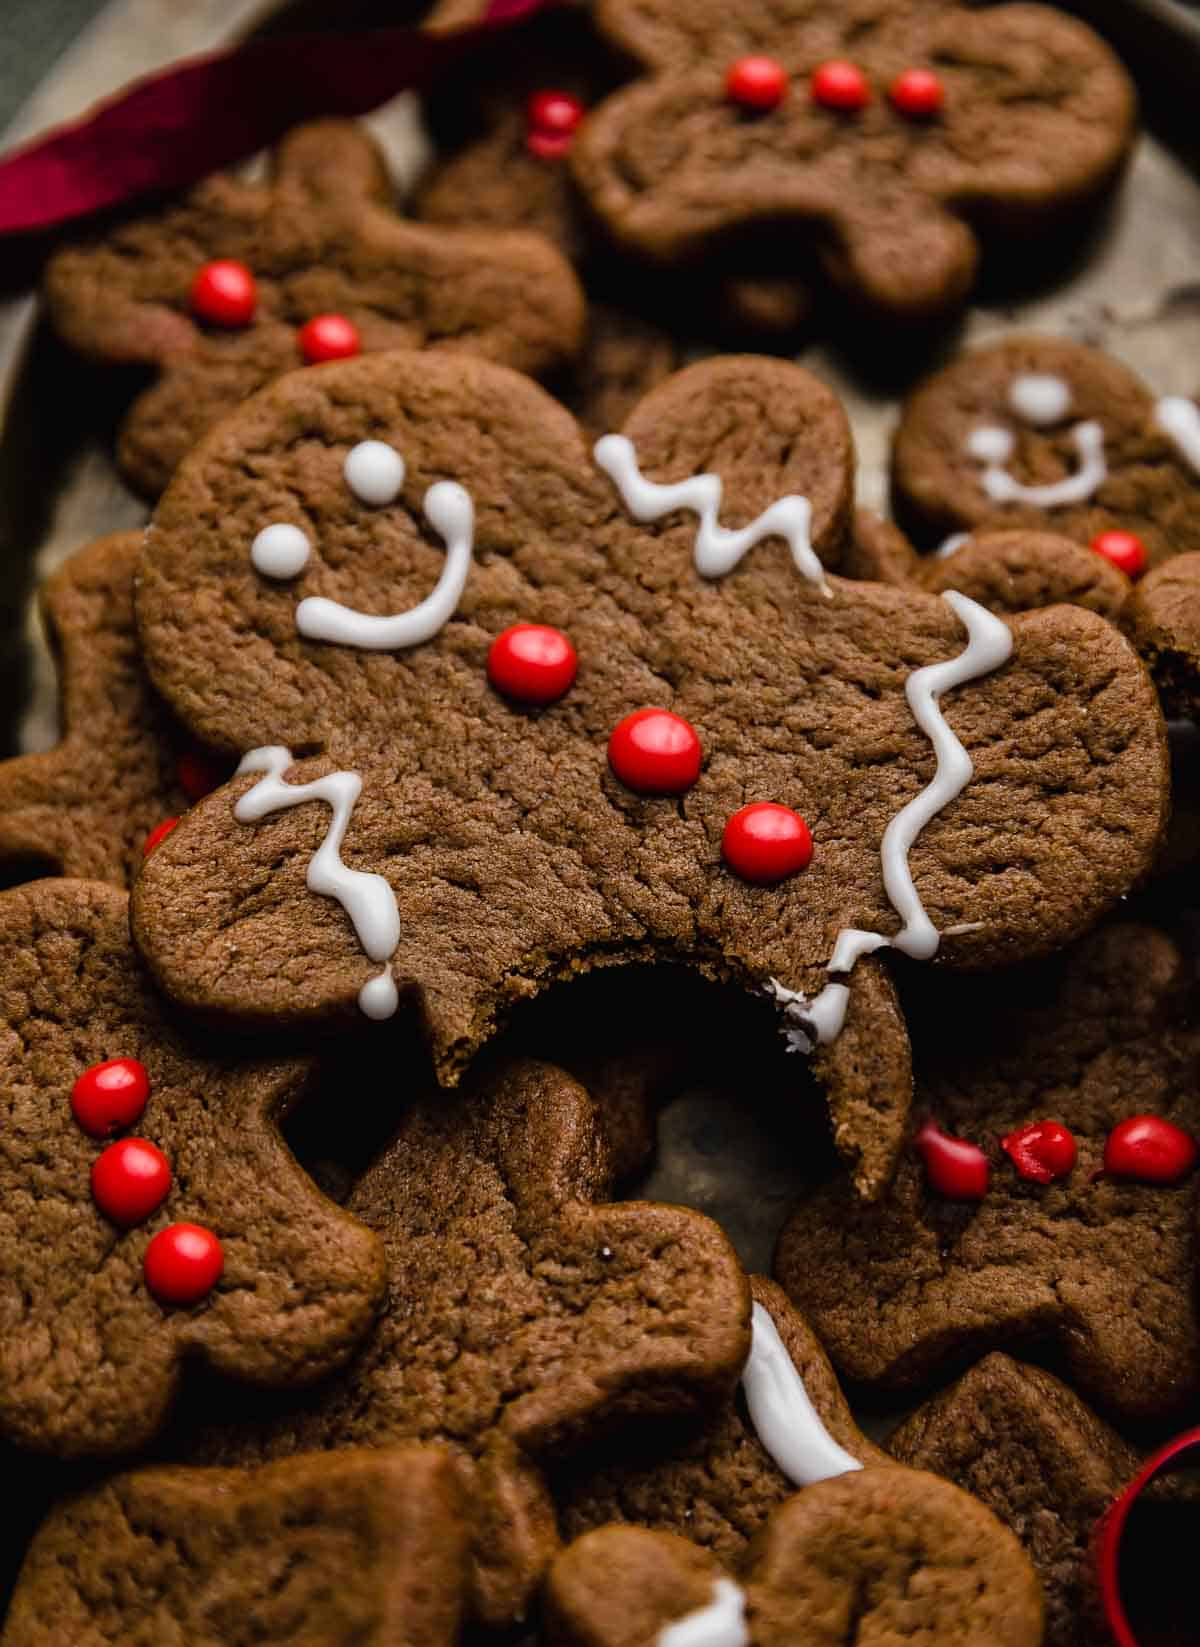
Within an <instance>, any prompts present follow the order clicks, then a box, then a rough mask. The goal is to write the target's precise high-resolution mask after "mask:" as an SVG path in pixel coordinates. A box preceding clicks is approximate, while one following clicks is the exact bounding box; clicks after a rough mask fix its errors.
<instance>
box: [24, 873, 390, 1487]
mask: <svg viewBox="0 0 1200 1647" xmlns="http://www.w3.org/2000/svg"><path fill="white" fill-rule="evenodd" d="M0 925H2V929H3V935H4V942H3V945H2V950H3V962H2V964H0V1001H2V1003H3V1015H2V1017H0V1034H2V1035H3V1038H4V1043H5V1044H4V1070H5V1079H4V1085H3V1091H2V1096H0V1102H2V1103H3V1106H4V1114H5V1124H4V1138H5V1146H4V1151H3V1155H2V1157H0V1171H2V1172H3V1175H4V1189H3V1196H2V1197H0V1200H2V1203H3V1212H2V1214H0V1218H2V1219H3V1223H4V1226H5V1228H4V1251H5V1254H6V1260H5V1273H4V1279H3V1286H2V1293H0V1297H2V1304H0V1311H2V1316H3V1332H2V1333H0V1424H2V1426H3V1429H4V1431H5V1433H6V1434H7V1435H8V1436H10V1437H11V1438H12V1439H14V1440H16V1441H18V1442H20V1443H21V1444H23V1445H25V1446H27V1447H31V1448H35V1449H38V1450H40V1451H44V1452H48V1453H54V1454H57V1455H59V1456H61V1457H78V1456H83V1455H88V1454H93V1455H94V1454H112V1453H118V1452H121V1451H128V1450H130V1449H132V1448H134V1447H136V1446H138V1445H141V1444H143V1443H145V1442H146V1441H147V1440H149V1439H150V1437H151V1436H152V1435H153V1434H154V1432H155V1430H156V1429H157V1428H158V1426H159V1425H160V1423H161V1421H162V1419H163V1417H164V1415H165V1412H166V1409H167V1407H168V1404H169V1402H170V1400H171V1397H172V1393H173V1391H174V1388H175V1385H176V1383H177V1380H178V1376H179V1371H180V1367H181V1364H182V1362H183V1360H184V1359H185V1357H199V1358H202V1359H204V1360H206V1361H207V1362H209V1363H210V1364H211V1365H212V1366H213V1367H215V1368H217V1369H218V1370H220V1371H221V1372H223V1373H226V1374H228V1375H230V1376H231V1377H234V1378H240V1379H247V1380H250V1381H252V1382H255V1383H260V1384H264V1385H273V1386H280V1385H286V1384H291V1383H296V1382H304V1381H305V1380H308V1379H311V1378H316V1377H319V1376H320V1375H321V1374H322V1373H324V1372H328V1371H330V1370H331V1369H332V1368H334V1367H336V1366H337V1365H339V1364H340V1363H341V1362H342V1361H344V1360H345V1358H346V1356H347V1355H348V1354H349V1352H350V1351H351V1349H352V1348H353V1347H354V1345H355V1343H356V1342H357V1340H358V1339H360V1338H361V1337H362V1336H363V1334H364V1333H365V1332H366V1331H367V1328H368V1327H369V1326H370V1323H371V1320H372V1317H373V1315H374V1311H375V1308H376V1306H377V1304H378V1302H379V1298H380V1294H381V1290H382V1287H383V1268H382V1263H383V1261H382V1253H381V1251H380V1248H379V1244H378V1241H377V1239H376V1237H375V1236H373V1235H372V1234H371V1233H370V1232H369V1231H368V1230H366V1229H364V1228H363V1227H362V1225H361V1224H358V1223H356V1222H355V1220H354V1219H352V1218H350V1217H348V1216H347V1215H346V1214H345V1213H343V1212H342V1211H341V1210H340V1209H339V1208H337V1207H335V1206H333V1205H332V1204H331V1203H329V1202H327V1201H326V1200H325V1199H324V1198H323V1197H322V1196H321V1195H319V1194H318V1193H317V1191H316V1189H315V1187H314V1186H313V1185H312V1183H311V1182H310V1180H309V1179H308V1178H307V1177H306V1176H305V1174H304V1173H303V1172H302V1171H301V1170H300V1168H299V1167H298V1166H297V1165H296V1163H295V1161H294V1160H293V1159H292V1157H291V1156H290V1155H289V1153H288V1151H287V1149H286V1148H285V1147H284V1145H283V1142H282V1140H281V1139H280V1137H279V1133H278V1130H277V1127H276V1124H275V1123H276V1118H277V1116H278V1115H279V1114H280V1113H281V1111H282V1110H283V1108H284V1107H285V1106H286V1105H287V1104H288V1103H290V1102H291V1101H292V1100H293V1099H294V1098H295V1097H296V1096H297V1095H298V1093H299V1091H300V1089H301V1087H302V1085H303V1080H304V1075H305V1070H304V1068H303V1066H301V1065H298V1064H296V1063H282V1062H274V1063H270V1062H265V1061H258V1062H250V1061H246V1060H244V1059H243V1060H242V1061H240V1062H239V1061H237V1060H236V1058H235V1057H233V1056H232V1055H230V1054H229V1053H228V1052H222V1051H221V1050H220V1049H217V1050H214V1049H213V1047H212V1044H211V1040H210V1042H209V1044H208V1045H207V1046H206V1048H205V1049H204V1050H203V1051H202V1050H200V1048H199V1047H198V1046H197V1045H196V1044H195V1043H194V1042H192V1041H189V1040H188V1039H187V1038H186V1037H185V1036H184V1035H183V1034H182V1033H181V1032H180V1031H179V1030H178V1029H177V1028H176V1027H175V1026H174V1025H173V1024H172V1023H171V1021H170V1020H169V1019H168V1017H167V1016H166V1015H165V1012H164V1009H163V1007H162V1005H161V1003H160V1002H159V1000H158V998H157V996H156V995H155V993H154V991H153V989H152V988H151V986H150V983H149V981H148V979H147V978H146V977H145V975H144V973H143V972H142V970H141V968H140V966H139V964H138V962H137V958H136V956H135V955H134V954H133V953H132V950H131V946H130V942H129V933H128V905H127V899H126V897H125V894H124V893H122V892H119V891H118V890H117V889H116V888H113V887H107V886H103V885H101V884H100V883H97V882H85V881H39V882H36V883H34V884H32V885H30V886H28V887H21V888H17V889H15V890H13V891H11V892H7V893H5V894H4V895H3V898H2V899H0ZM133 1133H136V1134H137V1136H131V1134H133ZM118 1135H119V1136H118Z"/></svg>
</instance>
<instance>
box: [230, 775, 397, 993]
mask: <svg viewBox="0 0 1200 1647" xmlns="http://www.w3.org/2000/svg"><path fill="white" fill-rule="evenodd" d="M292 764H293V762H292V755H291V751H290V750H288V749H284V748H283V747H282V745H280V744H271V745H268V746H267V747H265V748H262V749H252V750H251V751H250V753H249V754H248V755H246V756H244V757H243V759H242V761H241V764H240V765H239V767H238V773H243V772H262V773H265V774H266V775H265V776H264V777H263V778H261V779H260V780H259V782H258V783H256V784H255V785H254V788H253V789H248V790H247V791H246V793H245V794H244V795H243V796H242V797H241V799H240V800H239V801H238V803H237V805H236V806H235V807H234V809H233V815H234V817H235V818H236V819H237V820H238V822H239V823H258V822H259V821H260V820H261V819H263V818H265V817H267V816H268V815H269V814H270V813H272V812H283V811H286V810H288V809H289V808H291V807H293V806H302V805H303V804H304V803H305V802H306V801H324V802H325V804H326V805H327V806H329V807H331V808H332V810H333V821H332V822H331V823H330V825H329V829H328V831H327V832H326V835H325V839H324V840H323V841H322V842H321V844H320V846H319V847H318V848H317V850H316V852H315V853H314V854H313V856H312V860H311V862H310V863H309V866H308V872H307V874H306V876H305V880H306V883H307V886H308V889H309V891H310V892H317V893H320V895H321V896H322V897H325V898H336V899H337V901H338V903H340V904H341V906H342V908H343V909H344V910H345V911H346V914H347V915H348V916H349V917H350V921H351V924H352V925H353V927H354V931H355V934H356V936H357V938H358V941H359V943H360V944H361V945H362V947H363V949H364V950H365V951H366V953H367V955H368V956H369V957H370V959H371V960H372V961H382V962H384V963H386V962H388V961H390V960H391V958H392V955H393V954H394V953H395V950H396V946H397V944H398V943H399V942H400V914H399V911H398V910H397V908H396V899H395V895H394V894H393V892H392V889H391V887H390V886H389V885H388V883H387V881H386V880H385V879H384V877H383V876H382V875H372V874H368V873H367V872H366V871H364V870H361V869H349V868H347V866H346V865H345V864H344V863H343V862H342V842H343V841H344V840H345V838H346V830H347V827H348V826H349V823H350V814H351V813H352V812H353V810H354V803H355V802H356V801H357V800H358V797H359V796H360V795H361V793H362V779H361V778H360V777H359V775H358V773H357V772H329V773H327V774H326V775H325V776H324V777H323V778H314V779H313V780H312V782H311V783H303V784H290V783H287V782H286V781H285V780H284V776H283V774H284V773H285V772H286V771H287V769H288V767H290V766H291V765H292ZM358 1004H359V1006H360V1007H361V1009H362V1011H363V1012H364V1013H365V1014H366V1016H367V1017H368V1018H376V1019H380V1018H390V1017H391V1016H392V1014H393V1013H394V1012H395V1010H396V1008H397V1006H398V1005H399V995H398V993H397V990H396V982H395V979H394V978H393V977H392V974H391V968H390V967H388V966H387V965H386V964H385V966H384V969H383V971H382V972H381V973H379V974H377V976H376V977H374V978H370V979H368V981H367V982H366V983H365V984H364V985H363V987H362V989H361V990H360V991H359V994H358Z"/></svg>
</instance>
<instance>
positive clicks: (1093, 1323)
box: [776, 925, 1200, 1419]
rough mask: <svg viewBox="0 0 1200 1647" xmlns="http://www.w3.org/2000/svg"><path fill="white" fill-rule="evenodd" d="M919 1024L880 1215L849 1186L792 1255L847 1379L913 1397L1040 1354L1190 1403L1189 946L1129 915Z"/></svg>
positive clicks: (805, 1209)
mask: <svg viewBox="0 0 1200 1647" xmlns="http://www.w3.org/2000/svg"><path fill="white" fill-rule="evenodd" d="M914 1018H915V1028H914V1048H915V1071H916V1096H915V1100H914V1113H915V1114H916V1115H917V1117H918V1118H919V1119H921V1120H922V1122H923V1123H924V1124H923V1125H922V1126H921V1128H920V1130H919V1131H918V1133H917V1135H916V1138H915V1139H914V1142H913V1146H912V1148H911V1149H910V1150H909V1151H907V1152H906V1155H905V1157H904V1159H903V1160H902V1162H901V1166H900V1170H899V1172H898V1174H897V1176H896V1180H895V1183H894V1184H893V1186H892V1189H891V1191H890V1193H889V1196H888V1198H887V1200H886V1201H885V1202H881V1203H880V1204H879V1205H878V1206H876V1207H872V1208H864V1207H861V1206H859V1205H857V1204H856V1198H855V1197H854V1196H853V1194H852V1193H851V1192H850V1191H849V1187H848V1186H846V1185H844V1184H840V1183H833V1184H830V1185H828V1186H826V1187H825V1188H823V1189H822V1190H820V1191H818V1192H817V1193H816V1194H815V1195H814V1196H812V1197H811V1198H809V1199H808V1200H806V1201H805V1202H804V1203H802V1205H801V1206H800V1207H799V1208H798V1210H797V1211H796V1213H795V1214H794V1215H793V1217H792V1219H791V1221H790V1222H789V1224H788V1225H787V1226H786V1228H785V1230H784V1232H783V1235H782V1237H781V1239H780V1244H779V1249H778V1253H777V1259H776V1267H777V1274H778V1276H779V1279H780V1281H781V1282H782V1284H783V1286H784V1288H785V1290H786V1291H787V1292H788V1294H789V1296H790V1297H791V1298H792V1299H793V1300H794V1301H795V1302H796V1303H797V1304H798V1305H799V1307H800V1308H801V1309H802V1310H804V1311H805V1313H806V1314H807V1315H808V1316H809V1318H810V1319H811V1320H812V1322H813V1324H814V1326H815V1327H816V1330H817V1331H818V1332H819V1333H820V1334H821V1337H822V1340H823V1342H824V1344H825V1346H826V1348H827V1349H828V1350H829V1353H830V1355H831V1356H832V1358H833V1360H834V1362H835V1364H836V1365H837V1367H838V1368H839V1370H840V1371H841V1372H842V1373H843V1374H844V1375H846V1376H850V1377H854V1378H858V1379H862V1380H864V1381H867V1382H869V1383H872V1384H874V1385H876V1386H885V1387H888V1388H892V1389H898V1388H907V1387H910V1386H912V1385H914V1384H918V1383H920V1382H921V1381H923V1380H926V1379H928V1378H930V1377H932V1376H934V1375H936V1374H937V1373H938V1372H939V1370H943V1369H945V1368H946V1367H948V1366H949V1367H953V1366H954V1364H955V1363H956V1362H961V1360H962V1359H964V1358H967V1357H969V1356H971V1355H973V1354H976V1353H978V1352H980V1351H982V1350H988V1349H992V1348H999V1347H1001V1346H1011V1345H1013V1344H1014V1343H1018V1342H1023V1343H1025V1344H1028V1345H1035V1344H1036V1345H1040V1346H1042V1347H1043V1348H1051V1349H1053V1351H1054V1352H1055V1354H1056V1356H1057V1357H1058V1358H1059V1359H1060V1360H1061V1361H1062V1362H1063V1364H1064V1365H1065V1366H1066V1368H1067V1369H1068V1371H1069V1375H1070V1378H1071V1381H1072V1383H1073V1384H1075V1385H1076V1386H1077V1387H1078V1388H1079V1389H1080V1390H1081V1391H1082V1392H1083V1393H1084V1394H1085V1395H1087V1396H1088V1397H1089V1398H1090V1399H1093V1400H1095V1401H1096V1402H1097V1403H1098V1404H1100V1405H1101V1406H1102V1407H1104V1408H1105V1409H1107V1410H1108V1411H1110V1412H1114V1413H1117V1414H1120V1415H1123V1416H1125V1417H1127V1418H1129V1419H1148V1418H1157V1417H1163V1416H1168V1415H1170V1414H1171V1413H1172V1412H1177V1411H1178V1410H1180V1409H1181V1408H1184V1407H1186V1404H1187V1403H1188V1402H1189V1401H1191V1400H1194V1398H1195V1395H1196V1392H1197V1390H1200V1320H1198V1318H1197V1310H1196V1301H1195V1275H1194V1261H1193V1245H1194V1235H1193V1220H1194V1199H1195V1195H1194V1190H1195V1184H1194V1181H1193V1169H1194V1166H1195V1164H1196V1160H1197V1146H1196V1143H1195V1141H1194V1139H1195V1137H1196V1136H1197V1135H1200V1103H1198V1101H1197V1096H1196V1090H1197V1089H1196V1069H1197V1060H1198V1059H1200V1036H1198V1035H1197V1031H1196V1027H1195V986H1194V984H1193V982H1192V978H1191V962H1190V961H1189V959H1188V958H1187V956H1186V955H1185V954H1184V952H1183V951H1182V950H1181V949H1180V948H1179V946H1178V945H1177V944H1176V943H1175V942H1174V940H1172V939H1171V938H1170V937H1169V936H1167V935H1166V934H1165V933H1163V932H1160V931H1158V930H1156V929H1154V928H1151V927H1141V926H1123V925H1114V926H1110V927H1107V928H1102V929H1101V930H1100V931H1099V932H1097V933H1096V934H1094V935H1092V936H1091V937H1089V938H1087V939H1085V940H1084V941H1083V942H1082V943H1081V944H1080V945H1078V947H1077V948H1076V949H1075V950H1073V951H1072V952H1071V954H1070V955H1069V956H1068V957H1067V958H1066V960H1065V962H1060V963H1058V964H1056V965H1053V966H1050V965H1045V966H1042V967H1040V968H1037V969H1030V970H1029V971H1027V972H1017V973H1014V974H1012V975H1011V976H1009V977H1007V978H1006V979H1004V980H1003V981H1002V982H1000V983H998V984H995V985H991V986H990V987H989V988H988V989H987V990H979V989H970V990H968V989H967V988H965V987H964V988H961V989H959V990H957V991H956V992H955V993H954V994H953V995H951V996H950V997H946V996H943V997H942V999H940V1000H938V1001H936V1002H934V1001H930V1002H929V1003H928V1004H927V1011H926V1016H925V1017H924V1019H923V1020H922V1018H921V1017H920V1014H919V1009H914ZM1098 1275H1103V1277H1104V1283H1103V1286H1102V1287H1099V1288H1098V1287H1097V1286H1096V1277H1097V1276H1098Z"/></svg>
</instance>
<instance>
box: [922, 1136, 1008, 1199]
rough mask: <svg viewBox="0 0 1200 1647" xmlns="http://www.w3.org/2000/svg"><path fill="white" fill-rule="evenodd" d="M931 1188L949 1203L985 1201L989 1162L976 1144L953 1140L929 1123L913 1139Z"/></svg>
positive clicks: (959, 1139) (963, 1139)
mask: <svg viewBox="0 0 1200 1647" xmlns="http://www.w3.org/2000/svg"><path fill="white" fill-rule="evenodd" d="M913 1143H914V1144H915V1145H916V1148H917V1150H918V1151H919V1153H920V1156H921V1159H922V1161H923V1162H924V1163H925V1176H926V1177H927V1178H928V1179H929V1184H930V1188H931V1189H935V1190H936V1191H937V1193H938V1194H939V1195H944V1196H945V1197H946V1198H947V1200H950V1201H982V1200H983V1198H984V1196H985V1195H986V1194H987V1192H988V1180H989V1177H990V1172H989V1168H988V1159H987V1156H986V1155H985V1154H984V1153H983V1151H982V1150H981V1149H980V1148H979V1146H978V1145H977V1144H969V1143H968V1142H967V1140H966V1139H965V1138H952V1137H951V1136H950V1134H949V1133H948V1132H943V1131H942V1129H941V1127H939V1126H938V1125H937V1124H936V1123H935V1122H933V1121H926V1122H925V1124H924V1126H923V1127H921V1129H920V1131H919V1132H918V1133H917V1134H916V1137H915V1138H914V1139H913Z"/></svg>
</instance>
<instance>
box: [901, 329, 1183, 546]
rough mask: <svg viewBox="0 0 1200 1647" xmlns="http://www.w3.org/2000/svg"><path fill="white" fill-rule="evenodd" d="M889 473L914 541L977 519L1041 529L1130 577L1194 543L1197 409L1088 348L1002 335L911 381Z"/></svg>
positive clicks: (964, 528) (967, 527) (933, 538)
mask: <svg viewBox="0 0 1200 1647" xmlns="http://www.w3.org/2000/svg"><path fill="white" fill-rule="evenodd" d="M892 486H893V491H894V495H895V503H896V511H897V514H898V515H899V516H900V518H901V519H902V520H903V521H904V522H905V523H906V524H908V525H910V526H911V528H912V530H913V532H914V533H915V534H916V535H917V536H918V538H919V540H920V541H922V542H931V543H936V542H937V541H938V540H939V538H945V537H946V536H947V534H958V533H961V532H973V531H975V530H977V529H978V528H980V527H984V526H986V527H1004V528H1022V529H1028V530H1033V531H1050V532H1056V533H1059V534H1061V535H1063V536H1065V537H1069V538H1073V539H1074V540H1075V541H1076V542H1077V543H1083V544H1088V545H1093V546H1094V547H1095V548H1096V549H1097V550H1099V551H1100V552H1101V554H1109V555H1110V557H1113V558H1114V562H1115V564H1116V565H1117V566H1118V567H1119V568H1120V569H1121V570H1123V571H1125V572H1126V573H1127V574H1132V575H1134V576H1135V577H1136V576H1138V575H1140V573H1141V572H1142V571H1143V570H1145V569H1146V568H1147V567H1153V566H1157V565H1159V564H1160V563H1161V562H1162V561H1164V560H1167V559H1169V558H1170V557H1171V556H1173V555H1178V554H1183V553H1185V552H1187V551H1189V550H1196V549H1200V532H1198V530H1197V526H1196V518H1197V509H1196V505H1197V502H1198V501H1200V409H1197V407H1196V405H1195V404H1194V403H1193V402H1192V401H1190V400H1186V399H1183V398H1181V397H1179V396H1166V397H1163V398H1159V399H1156V398H1155V397H1154V396H1153V395H1152V394H1151V393H1150V391H1149V390H1148V389H1147V388H1146V386H1145V385H1144V384H1143V383H1142V382H1141V381H1140V380H1139V379H1138V378H1137V377H1135V376H1134V374H1133V373H1132V372H1130V371H1129V370H1128V369H1127V368H1126V367H1124V366H1122V365H1121V364H1120V362H1118V361H1116V360H1114V359H1112V358H1111V357H1110V356H1108V355H1105V354H1102V353H1101V352H1100V351H1099V350H1097V349H1089V348H1086V347H1085V346H1084V345H1083V344H1080V343H1070V342H1068V341H1066V340H1065V339H1062V338H1048V337H1016V338H1006V339H1005V340H1004V341H1003V342H1001V343H994V344H991V345H988V346H987V347H985V348H982V349H974V350H972V351H971V352H970V353H968V354H964V355H962V356H960V357H959V358H958V359H957V360H955V361H953V362H952V364H951V365H949V366H948V367H946V368H944V369H943V370H942V371H940V372H937V373H935V374H934V375H933V376H932V377H931V378H929V379H928V380H927V381H926V382H925V383H923V384H922V385H920V386H919V387H918V388H917V389H916V390H914V392H913V394H912V395H911V396H910V397H909V399H908V402H907V403H906V405H905V408H904V411H903V414H902V417H901V420H900V426H899V429H898V430H897V433H896V440H895V447H894V452H893V467H892ZM1122 539H1124V540H1125V541H1124V542H1122V541H1120V540H1122ZM1114 550H1115V551H1116V553H1115V556H1114Z"/></svg>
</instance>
